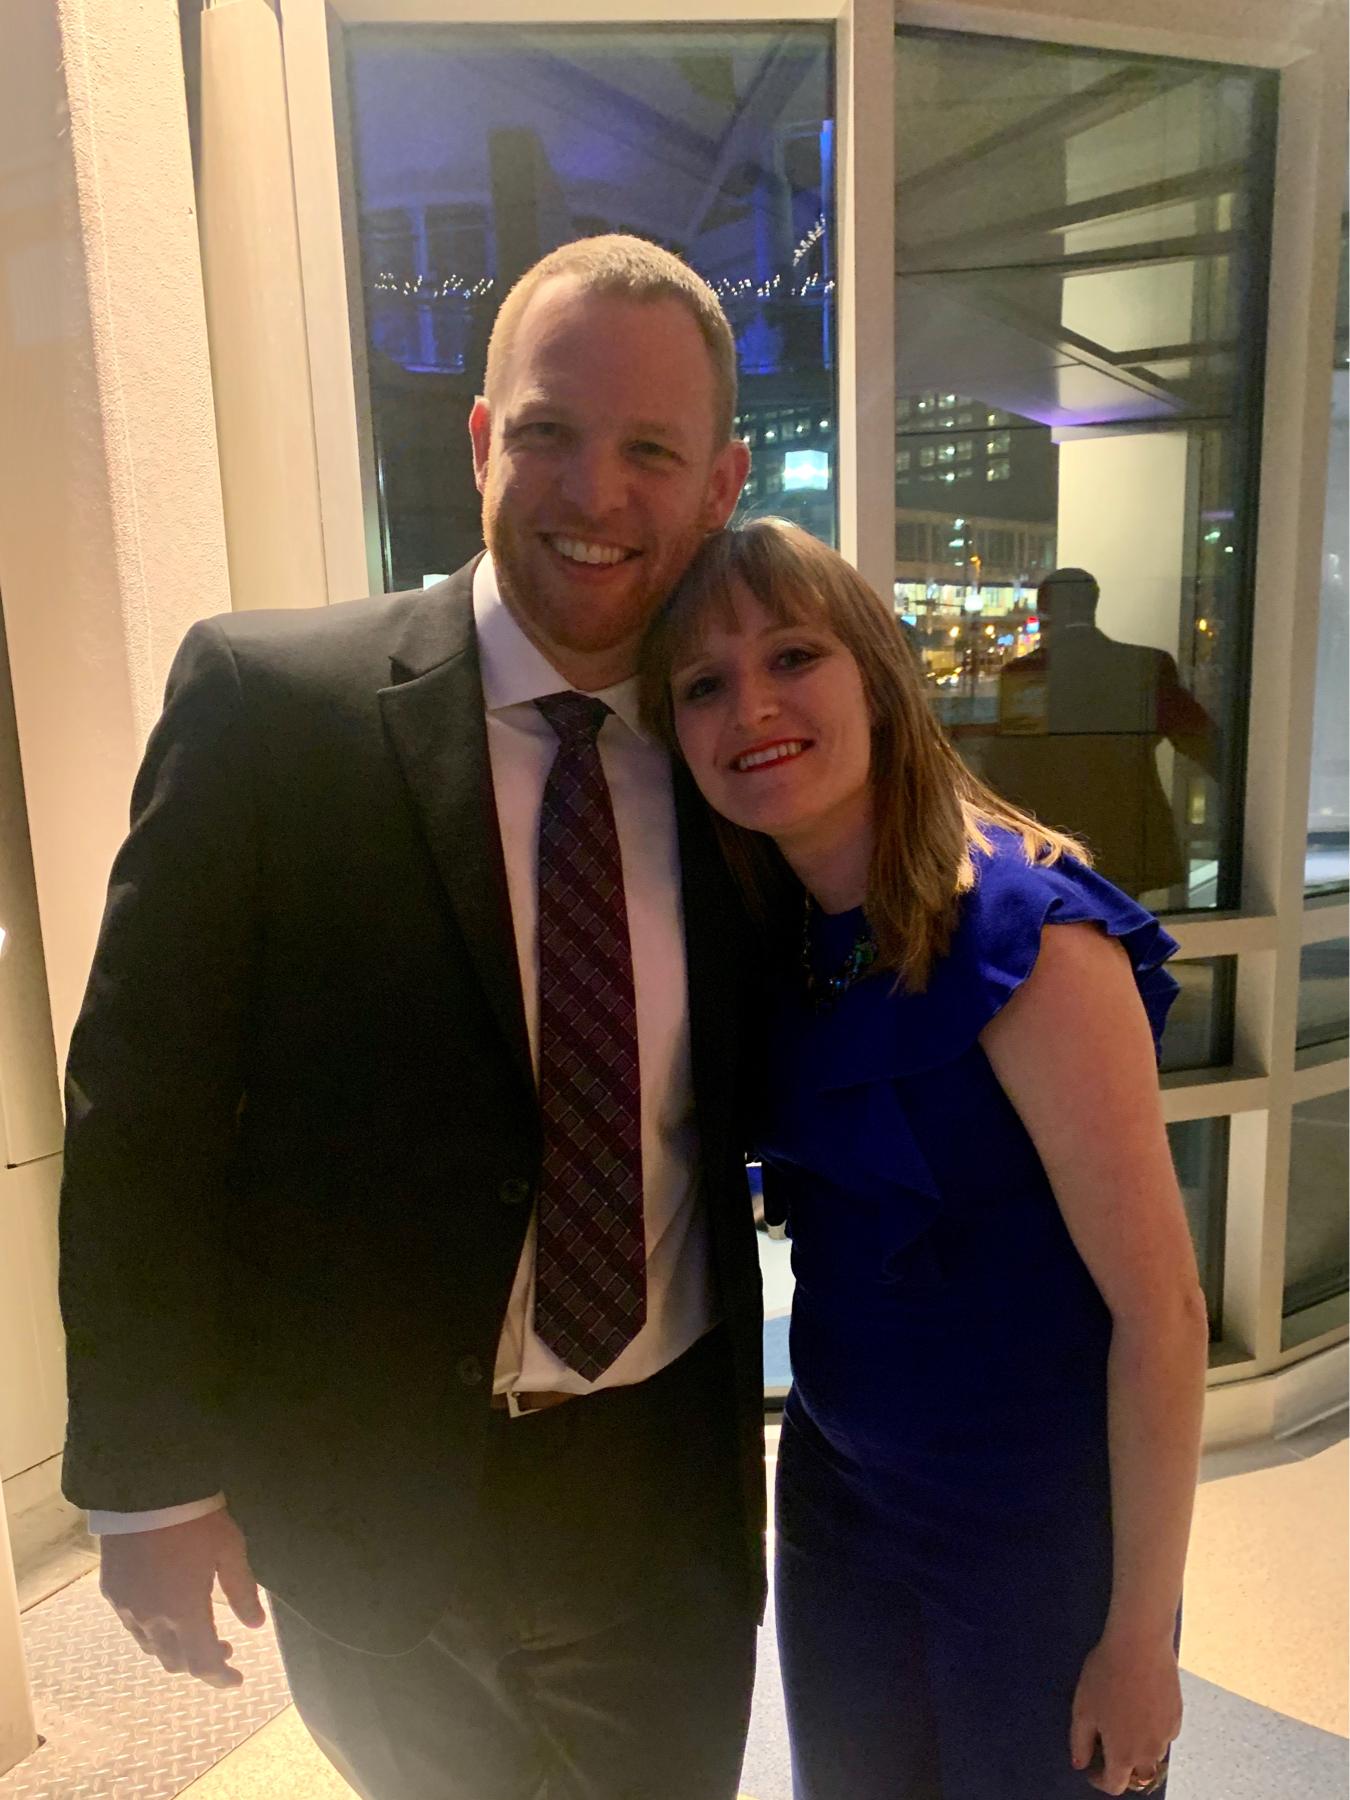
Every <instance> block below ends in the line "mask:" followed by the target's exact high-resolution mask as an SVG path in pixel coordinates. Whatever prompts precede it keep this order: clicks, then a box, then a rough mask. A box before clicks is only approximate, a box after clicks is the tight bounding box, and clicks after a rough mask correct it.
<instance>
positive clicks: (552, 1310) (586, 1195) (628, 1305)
mask: <svg viewBox="0 0 1350 1800" xmlns="http://www.w3.org/2000/svg"><path fill="white" fill-rule="evenodd" d="M535 705H536V706H537V707H538V708H539V710H540V712H541V713H543V715H544V717H545V718H546V719H547V720H548V722H549V724H550V725H551V726H552V727H553V729H554V731H556V732H557V734H558V740H559V741H558V752H557V755H556V756H555V757H554V759H553V767H552V768H551V769H550V770H549V776H548V781H547V783H546V784H545V787H544V804H543V809H542V811H541V813H540V816H539V1104H540V1108H541V1110H542V1113H543V1120H544V1162H543V1173H542V1176H541V1179H540V1184H539V1243H538V1250H537V1253H536V1265H535V1298H534V1325H535V1330H536V1331H537V1332H538V1334H539V1336H540V1337H541V1338H542V1339H543V1341H544V1343H545V1344H547V1345H548V1347H549V1349H550V1350H552V1351H553V1353H554V1355H555V1356H558V1357H561V1359H562V1360H563V1362H565V1363H566V1364H567V1365H568V1367H569V1368H572V1369H575V1370H576V1371H577V1373H578V1374H579V1375H584V1376H585V1378H586V1379H587V1381H594V1380H595V1379H596V1377H597V1376H599V1375H602V1374H603V1373H604V1371H605V1370H606V1369H607V1368H608V1367H609V1365H610V1364H611V1363H612V1362H613V1361H614V1359H615V1357H616V1356H618V1354H619V1352H620V1351H621V1350H623V1349H624V1347H625V1346H626V1345H628V1344H630V1343H631V1342H632V1340H633V1338H634V1337H636V1335H637V1333H638V1332H639V1331H640V1330H641V1329H642V1326H643V1324H644V1323H645V1321H646V1317H647V1254H646V1243H645V1238H644V1233H643V1217H642V1119H641V1111H640V1104H639V1088H638V1046H637V1015H636V1012H635V1010H634V1006H633V959H632V954H631V952H630V950H629V946H628V912H627V907H626V906H625V903H624V892H623V867H622V864H621V863H620V860H619V837H618V833H617V831H616V830H615V828H614V808H613V807H612V805H611V804H610V798H609V787H608V785H607V784H606V781H605V772H604V769H603V768H602V767H601V765H600V751H599V749H598V748H597V745H596V738H597V736H598V735H599V732H600V727H601V726H602V725H603V724H604V722H605V719H606V718H607V717H608V716H609V708H608V707H607V706H606V705H605V703H604V701H603V700H594V699H592V698H591V697H590V696H589V695H587V694H575V693H567V694H549V695H548V696H547V697H546V698H545V699H543V700H537V701H536V702H535Z"/></svg>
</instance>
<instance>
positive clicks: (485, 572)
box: [473, 556, 651, 743]
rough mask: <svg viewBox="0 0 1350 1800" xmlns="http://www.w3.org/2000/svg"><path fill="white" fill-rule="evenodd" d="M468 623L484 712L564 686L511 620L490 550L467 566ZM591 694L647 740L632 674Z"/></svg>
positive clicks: (525, 701) (530, 701) (519, 703)
mask: <svg viewBox="0 0 1350 1800" xmlns="http://www.w3.org/2000/svg"><path fill="white" fill-rule="evenodd" d="M473 623H474V630H475V631H476V633H477V635H478V666H479V673H480V675H481V678H482V683H483V705H484V706H485V708H486V709H487V711H488V712H490V713H494V712H501V711H503V710H504V709H505V708H506V707H509V706H531V705H533V703H534V702H535V701H536V700H540V699H542V698H543V696H544V695H545V694H557V693H562V692H564V691H565V690H566V689H567V688H568V687H570V685H571V684H570V683H569V682H567V681H565V680H564V679H563V677H562V676H561V675H560V674H559V673H558V671H557V670H556V669H555V668H554V667H553V664H552V663H551V662H550V661H549V660H548V658H547V657H546V656H545V655H544V653H543V651H542V650H541V649H540V648H539V647H538V645H537V644H532V643H531V642H530V640H529V638H527V637H526V635H525V633H524V632H523V631H522V630H521V629H520V626H519V625H517V623H516V621H515V619H514V618H512V616H511V613H510V611H509V610H508V608H507V605H506V602H505V601H504V600H503V599H502V596H501V589H500V588H499V587H498V586H497V571H496V570H495V569H494V568H493V566H492V558H491V556H484V557H483V558H482V559H481V560H480V562H479V564H478V566H477V568H476V569H475V570H474V572H473ZM595 698H596V699H597V700H603V701H604V703H605V705H606V706H607V707H608V708H609V709H610V711H611V712H612V713H614V714H615V715H616V716H617V717H618V718H620V719H622V721H623V723H624V724H625V725H626V726H627V727H628V729H629V730H630V731H631V732H633V733H634V734H635V735H636V736H637V737H639V738H641V739H642V740H643V742H644V743H647V742H650V741H651V735H650V733H649V732H647V731H646V730H644V729H643V726H642V723H641V717H640V715H639V712H638V684H637V676H636V675H633V676H630V677H629V679H628V680H627V681H617V682H615V684H614V686H613V687H607V688H601V689H600V691H599V692H598V693H597V694H596V696H595Z"/></svg>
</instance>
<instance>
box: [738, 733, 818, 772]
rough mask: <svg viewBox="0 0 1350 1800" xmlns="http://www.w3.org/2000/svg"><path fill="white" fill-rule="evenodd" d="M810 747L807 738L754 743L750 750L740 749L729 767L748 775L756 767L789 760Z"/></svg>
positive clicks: (767, 766)
mask: <svg viewBox="0 0 1350 1800" xmlns="http://www.w3.org/2000/svg"><path fill="white" fill-rule="evenodd" d="M810 748H811V743H810V740H809V739H808V738H781V739H780V740H779V741H778V742H777V743H775V744H756V745H755V746H754V747H753V748H752V749H750V750H742V751H741V753H740V755H739V756H733V757H732V759H731V767H732V769H733V770H734V772H735V773H736V774H737V775H749V774H751V773H752V772H753V771H754V770H756V769H771V768H773V767H774V766H775V765H776V764H778V763H784V762H791V761H792V759H793V758H794V757H796V756H800V755H801V754H802V752H803V751H804V750H809V749H810Z"/></svg>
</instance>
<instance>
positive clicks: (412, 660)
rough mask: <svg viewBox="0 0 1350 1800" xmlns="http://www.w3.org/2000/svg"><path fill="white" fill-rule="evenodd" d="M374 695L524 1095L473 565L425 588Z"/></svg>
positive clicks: (520, 1010) (523, 1036) (516, 970)
mask: <svg viewBox="0 0 1350 1800" xmlns="http://www.w3.org/2000/svg"><path fill="white" fill-rule="evenodd" d="M390 673H391V680H392V685H391V686H389V687H387V688H381V690H380V695H379V700H380V708H381V712H382V713H383V716H384V722H385V729H386V731H387V732H388V734H389V738H390V741H391V743H392V744H393V747H394V752H395V755H396V756H397V758H398V762H399V766H400V768H401V769H402V772H403V778H404V780H405V781H406V782H407V784H408V788H409V791H410V792H411V794H412V798H413V801H414V803H415V804H416V807H417V810H418V812H419V814H420V815H421V819H422V824H423V827H424V829H425V832H426V837H427V843H428V845H429V846H430V849H431V854H432V857H433V859H434V861H435V864H436V868H437V870H438V871H439V873H440V877H441V880H442V881H443V882H444V883H445V887H446V891H447V892H448V894H449V896H450V903H451V905H452V907H453V908H454V912H455V917H456V919H457V920H458V923H459V926H460V929H461V931H462V932H463V935H464V940H465V943H466V944H467V945H468V949H469V954H470V956H471V957H472V959H473V963H474V966H475V969H476V971H477V973H478V977H479V980H480V981H481V982H482V984H483V988H484V990H485V991H486V993H487V996H488V1000H489V1002H490V1003H491V1006H492V1009H493V1012H494V1013H495V1015H496V1018H497V1022H498V1024H499V1025H500V1026H501V1029H502V1034H503V1036H504V1037H505V1039H506V1041H507V1043H508V1044H509V1046H510V1048H511V1051H512V1054H513V1056H514V1057H515V1060H516V1063H517V1066H518V1067H519V1069H520V1072H521V1074H522V1076H523V1077H524V1079H525V1081H526V1082H527V1084H528V1086H529V1088H530V1091H531V1093H533V1092H534V1072H533V1068H532V1066H531V1062H530V1045H529V1036H528V1033H527V1030H526V1025H525V1006H524V1001H523V999H522V997H521V989H520V967H519V963H518V960H517V957H516V941H515V934H514V931H513V929H512V924H511V901H510V895H509V893H508V890H507V885H506V864H505V861H504V859H503V856H502V842H501V833H500V831H499V829H498V826H497V809H496V804H495V802H494V799H493V792H492V769H491V764H490V763H489V761H488V747H487V721H486V719H485V717H484V713H483V689H482V683H481V680H480V677H479V672H478V645H477V640H476V638H475V636H474V630H473V565H472V564H471V565H469V567H467V568H464V569H461V570H460V571H459V572H458V573H457V574H455V575H452V576H451V577H450V579H449V580H448V581H445V582H442V583H440V584H438V585H437V586H436V587H433V588H429V589H428V590H427V593H426V595H425V598H424V601H423V602H422V603H421V604H419V605H417V606H415V607H414V608H413V610H412V613H411V615H410V617H409V620H408V623H407V624H406V626H405V628H404V630H403V633H402V635H401V637H400V639H399V641H398V643H397V645H396V647H395V650H394V653H393V655H392V656H391V658H390Z"/></svg>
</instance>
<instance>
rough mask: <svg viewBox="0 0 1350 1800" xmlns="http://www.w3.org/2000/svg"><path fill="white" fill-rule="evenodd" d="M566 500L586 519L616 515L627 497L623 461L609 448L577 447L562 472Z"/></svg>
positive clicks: (593, 445) (608, 446) (625, 472)
mask: <svg viewBox="0 0 1350 1800" xmlns="http://www.w3.org/2000/svg"><path fill="white" fill-rule="evenodd" d="M562 489H563V496H564V498H565V499H566V500H567V502H568V504H569V505H571V506H573V507H575V509H576V510H577V512H578V513H579V514H580V515H581V516H582V517H583V518H587V519H597V520H598V519H603V518H605V517H606V516H607V515H608V514H610V513H614V512H617V511H618V510H619V509H620V507H622V506H623V504H624V501H625V500H626V498H627V495H628V477H627V471H626V469H625V467H624V464H623V459H622V458H621V456H620V455H619V453H618V451H617V450H616V449H615V448H613V447H612V446H610V445H608V444H578V445H577V446H576V447H575V449H574V450H573V452H572V454H571V455H570V456H569V457H568V458H567V462H566V465H565V467H564V469H563V479H562Z"/></svg>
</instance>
